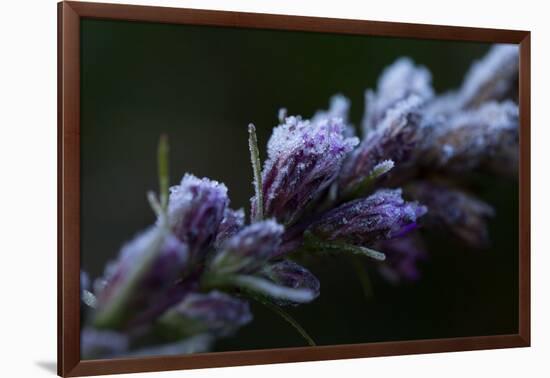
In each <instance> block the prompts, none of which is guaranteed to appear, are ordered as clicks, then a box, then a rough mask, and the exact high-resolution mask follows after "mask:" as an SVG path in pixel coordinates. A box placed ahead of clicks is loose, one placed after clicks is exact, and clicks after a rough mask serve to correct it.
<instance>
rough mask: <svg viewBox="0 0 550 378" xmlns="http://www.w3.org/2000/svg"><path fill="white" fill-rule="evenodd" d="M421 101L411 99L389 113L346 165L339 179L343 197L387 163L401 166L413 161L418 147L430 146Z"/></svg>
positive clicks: (399, 104) (400, 102)
mask: <svg viewBox="0 0 550 378" xmlns="http://www.w3.org/2000/svg"><path fill="white" fill-rule="evenodd" d="M421 101H422V100H421V98H419V97H418V96H416V95H411V96H409V97H407V98H406V99H404V100H402V101H399V102H397V103H396V104H395V105H394V106H393V107H392V108H390V109H388V110H387V112H386V115H385V117H384V119H383V120H382V121H381V122H380V123H379V125H378V127H377V128H376V129H374V130H372V131H370V132H369V134H368V135H367V136H366V137H365V139H364V140H363V141H362V142H361V144H360V145H359V147H358V148H356V149H355V150H354V151H353V152H352V153H351V155H350V156H349V158H348V159H346V161H345V162H344V165H343V167H342V171H341V173H340V177H339V188H340V192H341V193H345V192H347V191H350V190H352V189H353V188H354V187H355V186H356V185H358V184H359V183H360V182H361V181H362V180H364V179H365V178H367V177H368V176H369V174H370V173H371V171H372V170H373V168H374V167H375V166H376V165H377V164H379V163H381V162H383V161H384V160H392V161H393V162H394V163H395V164H396V165H397V166H400V164H404V163H406V162H407V161H409V160H411V159H412V156H413V152H414V150H415V147H416V146H417V145H418V144H420V143H425V142H426V140H425V139H426V136H427V134H428V127H429V126H427V124H424V123H422V122H421V116H420V113H419V106H420V105H421V103H422V102H421Z"/></svg>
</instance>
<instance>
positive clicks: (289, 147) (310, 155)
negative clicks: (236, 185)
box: [252, 117, 358, 224]
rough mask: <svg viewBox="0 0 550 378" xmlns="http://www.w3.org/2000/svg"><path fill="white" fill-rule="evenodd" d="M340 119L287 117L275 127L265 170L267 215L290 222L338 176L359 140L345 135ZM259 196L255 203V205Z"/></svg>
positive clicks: (265, 207)
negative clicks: (343, 162) (343, 163)
mask: <svg viewBox="0 0 550 378" xmlns="http://www.w3.org/2000/svg"><path fill="white" fill-rule="evenodd" d="M344 129H345V125H344V124H343V122H342V121H341V120H339V119H323V120H321V121H319V122H315V123H312V122H309V121H303V120H302V119H301V118H300V117H287V118H286V120H285V123H284V124H282V125H279V126H278V127H276V128H275V129H274V130H273V134H272V136H271V138H270V140H269V143H268V158H267V160H266V161H265V164H264V169H263V172H262V179H263V180H262V181H263V187H262V192H263V198H264V215H265V216H266V217H274V218H276V219H277V220H278V221H280V222H282V223H285V224H289V223H292V222H293V221H295V220H296V217H297V216H298V215H299V214H300V213H301V212H302V211H303V209H304V207H305V206H306V205H307V204H308V203H309V201H311V200H312V199H314V198H316V197H317V196H318V195H320V194H321V193H322V192H323V191H324V190H325V189H326V188H327V187H328V186H329V185H330V184H331V183H332V182H333V181H334V179H335V178H336V175H337V173H338V171H339V170H340V167H341V164H342V161H343V159H344V157H345V156H346V154H347V153H348V152H350V151H351V150H352V148H353V147H354V146H355V145H356V144H357V143H358V140H357V138H346V137H344V135H343V132H344ZM255 202H256V201H255V198H253V199H252V206H255V205H256V204H255Z"/></svg>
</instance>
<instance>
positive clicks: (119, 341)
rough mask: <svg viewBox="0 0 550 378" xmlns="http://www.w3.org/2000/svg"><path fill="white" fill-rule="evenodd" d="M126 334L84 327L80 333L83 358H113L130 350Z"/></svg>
mask: <svg viewBox="0 0 550 378" xmlns="http://www.w3.org/2000/svg"><path fill="white" fill-rule="evenodd" d="M128 346H129V341H128V336H126V335H125V334H122V333H119V332H114V331H105V330H96V329H93V328H84V329H83V330H82V332H81V333H80V356H81V358H83V359H97V358H113V357H116V356H118V355H121V354H124V353H126V352H127V351H128Z"/></svg>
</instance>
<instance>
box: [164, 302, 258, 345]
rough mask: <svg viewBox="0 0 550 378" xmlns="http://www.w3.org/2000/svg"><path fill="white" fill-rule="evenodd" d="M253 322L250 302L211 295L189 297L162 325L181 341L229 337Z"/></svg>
mask: <svg viewBox="0 0 550 378" xmlns="http://www.w3.org/2000/svg"><path fill="white" fill-rule="evenodd" d="M251 320H252V313H251V312H250V308H249V304H248V302H246V301H243V300H241V299H237V298H235V297H232V296H230V295H227V294H224V293H221V292H219V291H211V292H209V293H206V294H203V293H191V294H189V295H187V296H186V297H185V298H184V299H183V300H182V301H181V302H180V303H179V304H178V305H176V306H174V307H173V308H171V309H170V310H168V311H167V312H166V313H165V314H164V315H162V317H161V318H160V320H159V321H160V325H161V330H162V331H164V332H166V333H168V334H169V335H170V337H176V338H182V337H189V336H192V335H196V334H202V333H211V334H214V335H216V336H228V335H230V334H232V333H233V332H234V331H236V330H237V329H238V328H240V327H242V326H243V325H245V324H247V323H249V322H250V321H251Z"/></svg>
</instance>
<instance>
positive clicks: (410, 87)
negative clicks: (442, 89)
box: [378, 57, 433, 102]
mask: <svg viewBox="0 0 550 378" xmlns="http://www.w3.org/2000/svg"><path fill="white" fill-rule="evenodd" d="M431 82H432V75H431V74H430V71H428V69H427V68H426V67H424V66H415V65H414V62H413V61H412V60H411V59H410V58H406V57H404V58H400V59H398V60H396V61H395V63H393V64H392V65H391V66H389V67H387V68H386V69H385V70H384V71H383V72H382V76H381V77H380V80H378V95H379V96H381V97H383V98H381V99H380V100H381V101H383V102H385V101H395V100H396V99H399V98H402V97H404V96H406V95H407V94H409V93H415V94H417V95H419V96H421V97H425V98H430V97H432V96H433V89H432V87H431Z"/></svg>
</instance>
